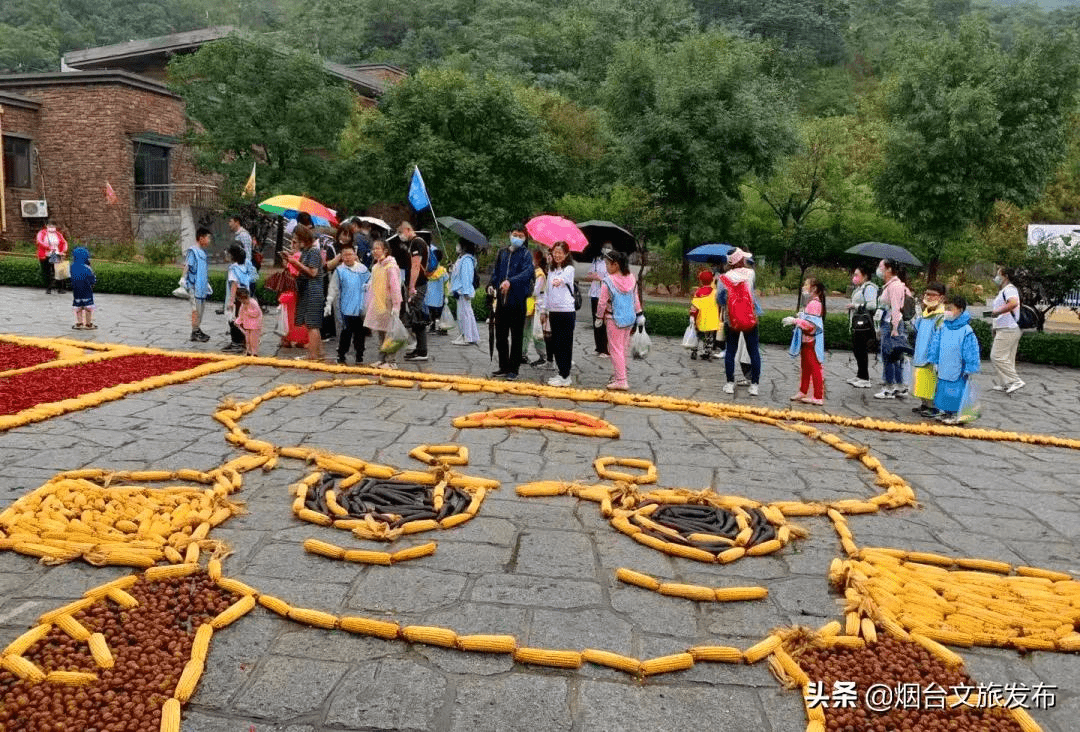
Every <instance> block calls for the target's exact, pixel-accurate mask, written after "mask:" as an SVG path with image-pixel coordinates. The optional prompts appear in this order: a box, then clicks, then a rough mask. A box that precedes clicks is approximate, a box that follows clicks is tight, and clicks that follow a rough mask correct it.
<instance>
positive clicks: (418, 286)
mask: <svg viewBox="0 0 1080 732" xmlns="http://www.w3.org/2000/svg"><path fill="white" fill-rule="evenodd" d="M398 236H399V237H400V238H401V245H402V246H403V247H404V248H405V251H407V252H408V257H409V258H408V263H409V267H408V269H406V270H405V285H406V287H405V295H406V297H405V303H406V312H407V313H408V315H409V322H408V327H409V329H410V330H411V331H412V332H413V335H415V336H416V348H414V349H413V350H411V351H409V352H408V353H406V354H405V360H406V361H427V360H428V352H427V324H428V319H427V314H426V312H427V311H426V310H425V308H424V296H425V295H426V294H427V275H426V274H425V273H426V272H427V266H428V245H427V242H425V241H424V240H423V239H421V238H420V237H419V236H417V235H416V230H415V229H414V228H413V225H412V224H410V223H409V222H408V221H402V222H401V224H400V225H399V226H398Z"/></svg>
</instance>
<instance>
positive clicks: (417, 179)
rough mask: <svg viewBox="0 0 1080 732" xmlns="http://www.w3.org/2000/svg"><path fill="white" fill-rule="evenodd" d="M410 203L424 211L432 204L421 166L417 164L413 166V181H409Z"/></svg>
mask: <svg viewBox="0 0 1080 732" xmlns="http://www.w3.org/2000/svg"><path fill="white" fill-rule="evenodd" d="M409 203H410V204H412V207H413V208H415V209H416V210H417V211H423V210H424V209H425V208H427V207H428V206H430V205H431V199H430V198H428V194H427V188H426V187H424V179H423V178H422V177H421V176H420V168H419V167H415V166H414V167H413V174H412V182H411V183H409Z"/></svg>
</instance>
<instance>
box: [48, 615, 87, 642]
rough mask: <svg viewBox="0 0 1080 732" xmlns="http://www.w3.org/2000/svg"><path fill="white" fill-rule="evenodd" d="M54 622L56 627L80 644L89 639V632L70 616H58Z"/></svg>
mask: <svg viewBox="0 0 1080 732" xmlns="http://www.w3.org/2000/svg"><path fill="white" fill-rule="evenodd" d="M54 622H55V623H56V627H58V628H60V630H62V631H64V632H65V633H67V634H68V635H69V636H71V638H73V639H74V640H77V641H79V642H80V643H82V642H85V641H87V640H89V639H90V631H89V630H87V629H86V626H84V625H83V624H82V623H80V622H79V621H78V620H76V619H75V618H73V617H71V616H70V615H66V614H65V615H59V616H57V618H56V620H55V621H54Z"/></svg>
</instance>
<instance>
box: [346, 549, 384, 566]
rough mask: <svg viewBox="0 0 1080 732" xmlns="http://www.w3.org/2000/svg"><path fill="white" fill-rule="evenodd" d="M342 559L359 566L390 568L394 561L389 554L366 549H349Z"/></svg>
mask: <svg viewBox="0 0 1080 732" xmlns="http://www.w3.org/2000/svg"><path fill="white" fill-rule="evenodd" d="M342 558H343V559H344V560H345V561H346V562H357V563H358V564H381V565H383V566H387V567H389V566H390V564H391V562H392V561H393V555H392V554H389V553H388V552H373V551H368V550H366V549H349V550H347V551H346V552H345V554H344V555H343V556H342Z"/></svg>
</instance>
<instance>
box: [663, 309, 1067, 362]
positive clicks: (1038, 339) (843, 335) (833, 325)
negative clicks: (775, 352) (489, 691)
mask: <svg viewBox="0 0 1080 732" xmlns="http://www.w3.org/2000/svg"><path fill="white" fill-rule="evenodd" d="M786 315H790V313H788V312H785V311H782V310H770V311H767V312H765V313H764V314H762V315H761V316H759V318H758V334H759V337H760V339H761V342H762V343H772V344H777V345H783V346H786V345H787V344H789V343H791V328H788V327H785V326H784V325H783V324H782V323H781V322H780V321H782V320H783V319H784V316H786ZM689 317H690V316H689V313H688V310H687V308H686V307H685V306H682V305H659V304H646V305H645V318H646V320H647V321H648V329H649V332H650V333H652V334H654V335H664V336H671V337H673V338H682V335H683V332H684V331H685V330H686V326H687V324H688V323H689ZM971 326H972V328H973V329H974V331H975V336H976V337H977V338H978V339H979V351H980V353H981V355H982V357H983V358H988V357H989V356H990V346H991V343H992V341H993V335H992V333H991V330H990V324H989V323H987V322H986V321H983V320H978V319H975V320H972V321H971ZM825 346H826V348H828V349H829V350H830V351H848V350H851V330H850V328H849V326H848V319H847V316H846V315H844V314H831V315H828V316H827V317H826V319H825ZM1016 358H1017V360H1019V361H1026V362H1028V363H1045V364H1051V365H1056V366H1073V367H1080V334H1075V333H1038V332H1035V331H1028V332H1026V333H1024V335H1023V337H1021V338H1020V346H1019V348H1017V351H1016Z"/></svg>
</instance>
